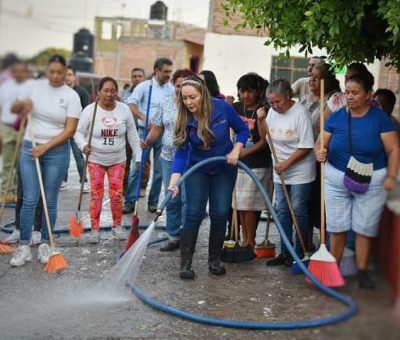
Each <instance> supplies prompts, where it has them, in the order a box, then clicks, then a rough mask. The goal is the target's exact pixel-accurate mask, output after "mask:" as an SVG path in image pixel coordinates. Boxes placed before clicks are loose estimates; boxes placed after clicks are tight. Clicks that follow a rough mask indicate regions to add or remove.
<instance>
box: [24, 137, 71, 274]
mask: <svg viewBox="0 0 400 340" xmlns="http://www.w3.org/2000/svg"><path fill="white" fill-rule="evenodd" d="M31 138H32V146H33V147H34V148H35V147H36V143H35V137H34V135H33V133H32V132H31ZM35 165H36V172H37V176H38V180H39V187H40V194H41V196H42V201H43V211H44V214H45V217H46V226H47V232H48V233H49V239H50V257H49V262H47V264H46V266H45V267H44V271H45V272H47V273H57V272H59V271H61V270H63V269H65V268H67V267H68V263H67V261H66V260H65V258H64V257H63V256H62V255H61V254H60V252H58V251H56V250H55V243H54V239H53V232H52V231H51V222H50V216H49V210H48V208H47V201H46V195H45V192H44V186H43V178H42V171H41V169H40V163H39V158H38V157H36V158H35Z"/></svg>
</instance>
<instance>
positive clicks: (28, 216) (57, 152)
mask: <svg viewBox="0 0 400 340" xmlns="http://www.w3.org/2000/svg"><path fill="white" fill-rule="evenodd" d="M31 149H32V143H31V142H28V141H24V143H23V146H22V151H21V160H20V172H21V178H22V186H23V202H22V208H21V217H20V221H21V236H20V240H21V241H20V243H21V244H28V243H29V240H30V238H31V233H32V225H33V221H34V219H35V210H36V206H37V204H38V201H39V197H40V187H39V180H38V175H37V172H36V165H35V160H33V159H32V153H31V151H30V150H31ZM69 153H70V151H69V142H66V143H64V144H62V145H59V146H57V147H55V148H52V149H50V150H49V151H47V152H46V153H45V154H44V155H42V156H41V157H40V158H39V161H40V168H41V172H42V178H43V186H44V192H45V196H46V202H47V208H48V211H49V216H50V223H51V227H52V228H54V225H55V223H56V219H57V200H58V194H59V192H60V187H61V182H62V180H63V178H64V176H65V174H66V172H67V171H68V163H69ZM42 226H43V228H42V240H43V241H45V242H46V241H49V234H48V231H47V227H46V228H45V227H44V226H47V225H46V220H45V215H44V214H43V219H42Z"/></svg>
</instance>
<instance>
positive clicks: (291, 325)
mask: <svg viewBox="0 0 400 340" xmlns="http://www.w3.org/2000/svg"><path fill="white" fill-rule="evenodd" d="M211 162H226V158H225V157H223V156H218V157H211V158H209V159H206V160H204V161H201V162H199V163H197V164H196V165H194V166H192V167H191V168H190V169H189V170H188V171H187V172H186V173H185V174H184V175H183V176H182V177H181V178H180V179H179V182H178V183H177V185H180V184H181V183H182V182H183V181H185V179H186V178H187V177H189V176H190V175H191V174H192V173H193V172H195V171H196V170H198V169H199V168H201V167H202V166H204V165H206V164H208V163H211ZM238 166H239V167H240V168H242V169H243V170H244V171H245V172H246V173H247V174H248V175H249V176H250V177H251V179H252V180H253V181H254V183H255V184H256V186H257V187H258V189H259V190H260V192H261V194H262V195H263V197H264V200H265V203H266V204H267V207H268V210H269V211H270V213H271V215H272V218H273V219H274V221H275V225H276V227H277V228H278V230H279V233H280V235H281V237H282V240H283V242H284V243H285V245H286V247H287V249H288V250H289V253H290V255H291V256H292V258H293V259H294V260H295V261H296V262H297V263H298V266H299V267H300V269H301V270H302V272H303V273H304V274H305V275H306V276H307V277H308V278H309V279H310V280H311V282H312V283H314V285H315V286H316V287H317V288H319V289H320V290H321V291H322V292H324V293H325V294H326V295H328V296H330V297H332V298H334V299H336V300H337V301H339V302H341V303H343V304H344V305H346V306H348V308H347V310H345V311H344V312H341V313H338V314H336V315H334V316H330V317H327V318H324V319H316V320H305V321H294V322H249V321H239V320H225V319H216V318H211V317H207V316H203V315H200V314H195V313H190V312H187V311H183V310H180V309H176V308H173V307H171V306H167V305H164V304H162V303H159V302H157V301H156V300H154V299H152V298H150V297H149V296H147V295H146V294H145V293H144V292H143V291H142V290H141V289H140V288H139V287H137V286H136V285H135V284H134V283H127V285H128V286H129V287H130V289H131V290H132V292H133V293H134V294H135V295H136V296H137V297H138V298H139V299H140V300H142V301H143V302H145V303H147V304H148V305H150V306H151V307H153V308H155V309H157V310H160V311H163V312H165V313H168V314H171V315H174V316H177V317H180V318H183V319H187V320H190V321H194V322H198V323H202V324H207V325H212V326H221V327H231V328H242V329H258V330H260V329H271V330H279V329H282V330H284V329H286V330H289V329H302V328H310V327H320V326H327V325H332V324H336V323H339V322H342V321H345V320H347V319H349V318H350V317H352V316H353V315H354V314H356V312H357V305H356V303H355V302H354V301H353V300H352V299H351V298H349V297H347V296H345V295H343V294H340V293H338V292H336V291H335V290H333V289H331V288H328V287H326V286H324V285H323V284H322V283H321V282H319V281H318V280H317V279H316V278H315V277H314V276H313V275H312V274H311V273H310V272H309V271H308V269H307V267H306V266H304V264H303V263H302V262H301V259H300V258H299V257H298V256H297V254H296V252H295V250H294V249H293V247H292V245H291V243H290V242H289V240H288V238H287V237H286V235H285V233H284V231H283V228H282V226H281V224H280V222H279V219H278V216H277V215H276V213H275V210H274V209H273V207H272V203H271V200H270V199H269V197H268V194H267V192H266V191H265V189H264V187H263V186H262V184H261V182H260V181H259V179H258V178H257V176H256V175H255V174H254V173H253V172H252V171H251V169H250V168H249V167H248V166H247V165H245V164H244V163H242V162H240V161H239V162H238ZM166 203H167V200H164V201H163V202H162V203H161V206H160V208H159V210H163V208H164V206H165V204H166Z"/></svg>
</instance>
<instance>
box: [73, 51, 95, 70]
mask: <svg viewBox="0 0 400 340" xmlns="http://www.w3.org/2000/svg"><path fill="white" fill-rule="evenodd" d="M69 64H70V65H71V66H72V67H73V68H74V69H75V70H76V71H81V72H89V73H92V72H93V59H92V58H89V57H88V56H86V55H85V54H83V53H74V54H73V55H72V57H71V59H70V60H69Z"/></svg>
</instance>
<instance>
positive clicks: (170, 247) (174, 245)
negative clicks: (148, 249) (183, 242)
mask: <svg viewBox="0 0 400 340" xmlns="http://www.w3.org/2000/svg"><path fill="white" fill-rule="evenodd" d="M176 249H179V240H169V241H168V242H167V243H166V244H165V245H163V246H162V247H161V248H160V251H174V250H176Z"/></svg>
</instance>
